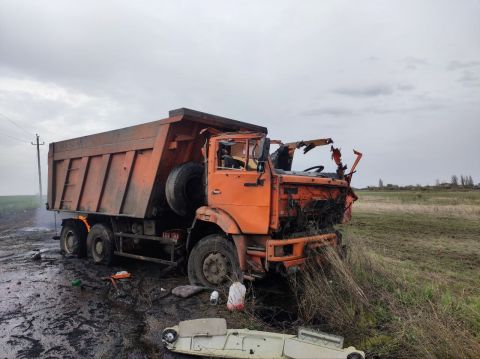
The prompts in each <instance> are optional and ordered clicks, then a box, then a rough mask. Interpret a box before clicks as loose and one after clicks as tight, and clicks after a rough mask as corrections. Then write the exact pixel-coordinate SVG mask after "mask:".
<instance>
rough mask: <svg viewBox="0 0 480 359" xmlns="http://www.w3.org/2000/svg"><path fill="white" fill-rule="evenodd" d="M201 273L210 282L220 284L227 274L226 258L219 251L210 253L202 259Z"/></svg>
mask: <svg viewBox="0 0 480 359" xmlns="http://www.w3.org/2000/svg"><path fill="white" fill-rule="evenodd" d="M203 275H204V276H205V279H206V280H207V281H209V282H210V283H212V284H221V283H222V282H223V281H225V279H226V278H227V275H228V262H227V258H226V257H225V256H224V255H223V254H221V253H218V252H217V253H210V254H209V255H208V256H207V257H205V260H204V261H203Z"/></svg>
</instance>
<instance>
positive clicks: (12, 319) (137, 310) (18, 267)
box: [0, 211, 248, 358]
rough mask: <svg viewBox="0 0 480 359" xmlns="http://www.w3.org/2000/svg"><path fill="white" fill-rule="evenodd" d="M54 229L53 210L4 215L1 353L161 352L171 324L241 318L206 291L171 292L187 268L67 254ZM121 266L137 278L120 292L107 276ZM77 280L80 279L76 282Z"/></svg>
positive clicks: (30, 355)
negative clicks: (182, 295)
mask: <svg viewBox="0 0 480 359" xmlns="http://www.w3.org/2000/svg"><path fill="white" fill-rule="evenodd" d="M53 235H54V231H53V223H52V215H51V213H50V212H48V213H47V212H45V211H37V212H26V213H21V214H17V215H15V216H7V217H3V218H0V353H1V354H0V358H3V357H5V358H80V357H81V358H162V357H163V353H164V349H163V347H162V345H161V341H160V336H161V332H162V330H163V329H164V328H165V327H167V326H170V325H174V324H177V323H178V321H180V320H185V319H194V318H201V317H215V316H220V317H225V318H227V321H229V324H230V325H235V324H236V322H237V321H238V319H239V317H238V316H232V315H230V314H229V313H227V311H226V309H225V306H224V305H219V306H211V305H209V303H208V298H209V293H208V292H204V293H201V294H199V295H197V296H194V297H192V298H189V299H179V298H177V297H175V296H173V295H171V294H170V290H171V289H172V288H174V287H176V286H178V285H181V284H187V283H188V279H187V278H186V277H185V276H183V275H181V274H175V273H170V274H165V271H164V267H162V266H158V265H155V264H149V263H143V262H138V261H130V260H121V261H119V262H117V263H116V265H115V266H113V267H104V266H99V265H95V264H93V263H91V262H89V261H88V260H87V259H77V258H69V257H64V256H62V255H61V254H60V251H59V243H58V241H55V240H52V239H51V238H52V236H53ZM38 253H40V255H37V256H36V257H37V258H38V257H41V258H40V259H36V260H34V259H33V256H34V255H35V254H38ZM120 270H127V271H129V272H131V273H132V278H131V279H127V280H123V281H119V283H118V287H119V291H118V292H117V290H115V289H114V288H113V287H112V285H111V284H110V282H108V281H105V280H102V279H101V278H102V277H104V276H108V275H110V274H112V273H115V272H117V271H120ZM74 279H80V281H81V286H78V287H77V286H72V284H71V282H72V280H74ZM240 319H242V320H245V318H244V317H242V318H240ZM247 320H248V318H247Z"/></svg>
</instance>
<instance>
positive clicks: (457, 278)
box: [303, 191, 480, 358]
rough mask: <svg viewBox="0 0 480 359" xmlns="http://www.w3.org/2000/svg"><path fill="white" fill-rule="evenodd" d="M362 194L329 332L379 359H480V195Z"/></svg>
mask: <svg viewBox="0 0 480 359" xmlns="http://www.w3.org/2000/svg"><path fill="white" fill-rule="evenodd" d="M358 194H359V197H360V199H359V201H358V202H357V203H355V209H354V212H353V219H352V222H351V224H349V225H345V226H344V228H343V229H342V231H343V233H344V236H345V237H346V238H347V240H348V241H349V242H350V245H351V250H350V252H349V254H348V258H347V261H346V263H345V267H344V268H341V270H339V271H335V270H334V280H333V281H332V282H328V281H326V282H325V285H326V286H327V287H328V288H327V289H328V290H326V291H325V290H323V294H322V295H323V298H322V299H321V300H323V301H324V302H329V303H330V304H329V305H324V306H323V307H322V306H320V307H318V308H317V313H316V315H317V316H321V317H322V318H324V319H326V323H327V325H326V327H325V329H326V330H330V331H334V332H337V333H339V334H343V335H345V336H346V339H347V343H349V344H354V345H355V346H356V347H357V348H360V349H362V350H365V351H366V352H368V354H369V356H370V357H382V358H383V357H394V358H412V357H415V358H417V357H420V358H473V357H477V356H478V355H479V353H480V191H476V192H474V191H470V192H445V191H442V192H434V191H431V192H429V191H421V192H410V191H408V192H401V191H398V192H367V191H364V192H362V191H360V192H359V193H358ZM335 274H336V277H335ZM307 277H308V276H307ZM335 279H336V280H335ZM306 280H307V282H308V280H309V279H308V278H307V279H306ZM310 280H311V281H312V282H313V281H314V280H315V281H316V280H318V278H313V279H312V278H310ZM358 291H360V292H361V293H360V294H359V293H358ZM312 296H313V297H314V298H312V300H308V298H307V299H306V301H305V303H303V305H304V307H305V308H308V309H309V310H310V311H311V310H312V308H313V307H314V304H313V303H316V302H318V300H319V298H318V296H319V293H314V294H313V295H312ZM332 303H334V304H332ZM311 315H312V313H310V316H311Z"/></svg>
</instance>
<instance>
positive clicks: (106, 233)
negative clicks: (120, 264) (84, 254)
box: [87, 223, 114, 265]
mask: <svg viewBox="0 0 480 359" xmlns="http://www.w3.org/2000/svg"><path fill="white" fill-rule="evenodd" d="M113 245H114V238H113V232H112V230H111V229H110V228H109V227H108V226H106V225H104V224H101V223H97V224H95V225H94V226H93V227H92V228H91V229H90V232H88V237H87V249H88V252H89V254H90V256H91V257H92V259H93V262H94V263H96V264H105V265H111V264H112V263H113V251H114V247H113Z"/></svg>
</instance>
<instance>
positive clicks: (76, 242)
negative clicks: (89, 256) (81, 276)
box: [60, 220, 87, 258]
mask: <svg viewBox="0 0 480 359" xmlns="http://www.w3.org/2000/svg"><path fill="white" fill-rule="evenodd" d="M86 238H87V230H86V229H85V226H84V225H83V223H82V224H80V223H76V221H73V220H72V221H69V222H68V223H66V224H65V225H64V226H63V227H62V232H61V234H60V250H61V252H62V254H65V255H71V256H75V257H78V258H81V257H85V255H86Z"/></svg>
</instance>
